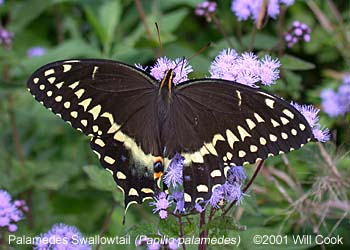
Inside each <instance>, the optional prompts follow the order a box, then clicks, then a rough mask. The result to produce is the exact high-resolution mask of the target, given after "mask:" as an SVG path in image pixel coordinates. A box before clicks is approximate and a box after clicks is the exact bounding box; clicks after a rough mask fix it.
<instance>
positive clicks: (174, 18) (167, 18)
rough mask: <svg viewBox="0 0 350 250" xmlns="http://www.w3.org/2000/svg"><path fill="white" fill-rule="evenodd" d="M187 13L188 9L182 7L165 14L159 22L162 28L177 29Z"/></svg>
mask: <svg viewBox="0 0 350 250" xmlns="http://www.w3.org/2000/svg"><path fill="white" fill-rule="evenodd" d="M187 14H188V9H185V8H181V9H178V10H175V11H172V12H170V13H168V14H166V15H164V16H163V17H162V18H161V21H160V23H159V25H160V28H161V29H162V27H166V31H167V32H173V31H175V30H176V29H177V28H178V27H179V25H180V24H181V22H182V21H183V20H184V18H185V17H186V15H187Z"/></svg>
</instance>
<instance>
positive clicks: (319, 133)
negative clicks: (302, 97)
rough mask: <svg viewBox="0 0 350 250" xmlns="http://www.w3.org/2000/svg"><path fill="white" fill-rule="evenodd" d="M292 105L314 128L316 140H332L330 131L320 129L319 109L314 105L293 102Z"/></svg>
mask: <svg viewBox="0 0 350 250" xmlns="http://www.w3.org/2000/svg"><path fill="white" fill-rule="evenodd" d="M291 104H292V105H293V106H294V107H295V108H296V109H297V110H298V111H299V112H300V113H301V114H302V115H303V116H304V117H305V119H306V121H307V122H308V123H309V125H310V127H311V128H312V132H313V135H314V137H315V139H316V140H318V141H321V142H325V141H328V140H329V139H330V132H329V129H325V130H321V129H320V127H321V125H320V124H319V123H318V119H319V118H318V113H319V112H320V110H319V109H318V108H315V107H314V106H313V105H299V104H297V103H295V102H291Z"/></svg>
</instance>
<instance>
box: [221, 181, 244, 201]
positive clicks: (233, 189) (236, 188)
mask: <svg viewBox="0 0 350 250" xmlns="http://www.w3.org/2000/svg"><path fill="white" fill-rule="evenodd" d="M222 187H223V190H224V194H225V199H226V200H227V201H229V202H232V201H236V205H239V204H240V203H241V200H242V199H243V192H242V185H240V184H239V183H233V184H229V183H228V182H226V183H225V184H224V185H222Z"/></svg>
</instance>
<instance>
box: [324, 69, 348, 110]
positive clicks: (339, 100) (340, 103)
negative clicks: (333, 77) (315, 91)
mask: <svg viewBox="0 0 350 250" xmlns="http://www.w3.org/2000/svg"><path fill="white" fill-rule="evenodd" d="M321 99H322V108H323V110H324V111H325V112H326V113H327V114H328V115H329V116H330V117H336V116H342V115H345V114H346V113H350V74H346V75H345V76H344V78H343V81H342V83H341V85H340V86H339V88H338V89H337V90H336V91H334V90H333V89H325V90H323V91H322V92H321Z"/></svg>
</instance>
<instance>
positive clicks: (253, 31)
mask: <svg viewBox="0 0 350 250" xmlns="http://www.w3.org/2000/svg"><path fill="white" fill-rule="evenodd" d="M256 31H257V28H256V26H255V25H254V28H253V30H252V36H251V37H250V43H249V51H252V50H253V48H254V42H255V37H256Z"/></svg>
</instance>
